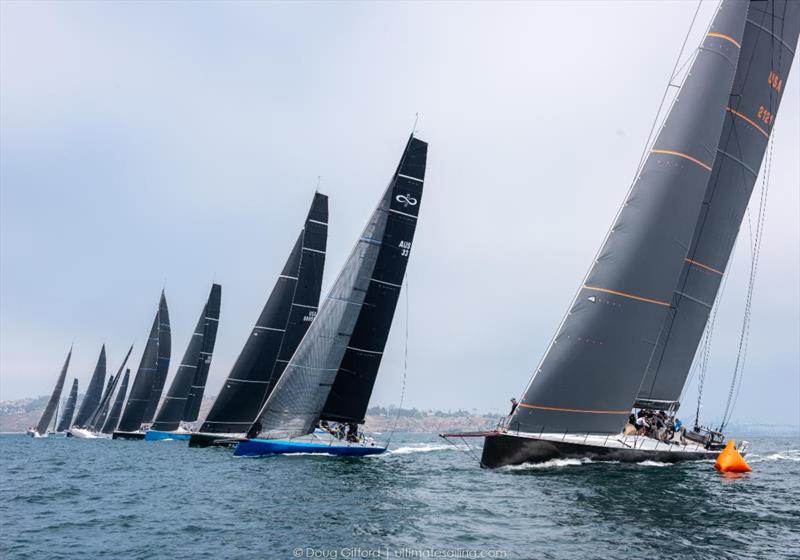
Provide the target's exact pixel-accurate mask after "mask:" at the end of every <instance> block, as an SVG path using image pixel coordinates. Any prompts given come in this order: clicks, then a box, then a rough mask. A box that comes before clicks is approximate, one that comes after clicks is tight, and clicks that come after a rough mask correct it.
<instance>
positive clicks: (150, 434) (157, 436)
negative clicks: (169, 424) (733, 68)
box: [144, 430, 192, 441]
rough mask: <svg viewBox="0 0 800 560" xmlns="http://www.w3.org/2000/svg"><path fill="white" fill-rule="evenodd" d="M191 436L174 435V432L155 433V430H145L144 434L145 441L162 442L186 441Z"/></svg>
mask: <svg viewBox="0 0 800 560" xmlns="http://www.w3.org/2000/svg"><path fill="white" fill-rule="evenodd" d="M191 435H192V434H176V433H175V432H157V431H156V430H147V433H145V434H144V440H145V441H163V440H170V439H176V440H183V441H186V440H188V439H189V438H190V437H191Z"/></svg>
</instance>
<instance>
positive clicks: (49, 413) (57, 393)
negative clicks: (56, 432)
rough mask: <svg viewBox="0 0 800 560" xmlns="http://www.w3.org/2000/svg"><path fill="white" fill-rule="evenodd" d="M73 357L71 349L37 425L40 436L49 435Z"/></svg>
mask: <svg viewBox="0 0 800 560" xmlns="http://www.w3.org/2000/svg"><path fill="white" fill-rule="evenodd" d="M71 357H72V348H70V349H69V353H68V354H67V359H66V360H65V361H64V365H63V366H62V367H61V373H59V374H58V379H57V380H56V386H55V387H54V388H53V393H52V394H51V395H50V400H48V401H47V406H45V407H44V412H43V413H42V417H41V418H40V419H39V423H38V424H36V433H38V434H39V435H40V436H44V435H47V427H48V426H49V425H50V423H51V422H52V421H53V416H54V415H55V413H56V408H57V407H58V401H59V400H60V399H61V390H62V389H63V388H64V379H65V378H66V377H67V368H68V367H69V359H70V358H71Z"/></svg>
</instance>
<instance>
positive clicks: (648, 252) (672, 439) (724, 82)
mask: <svg viewBox="0 0 800 560" xmlns="http://www.w3.org/2000/svg"><path fill="white" fill-rule="evenodd" d="M798 31H800V3H796V2H786V1H784V0H768V1H753V2H736V1H730V0H725V1H723V2H722V4H721V5H720V8H719V10H718V11H717V14H716V15H715V18H714V21H713V22H712V25H711V27H710V29H709V31H708V33H707V34H706V36H705V38H704V40H703V44H702V46H701V47H700V49H699V50H698V52H697V56H696V59H695V62H694V64H693V67H692V69H691V71H690V73H689V74H688V77H687V79H686V81H685V83H684V85H683V87H682V89H681V91H680V93H679V95H678V98H677V100H676V103H675V104H674V106H673V108H672V111H671V112H670V114H669V116H668V117H667V120H666V122H665V123H664V126H663V127H662V129H661V132H660V134H659V136H658V137H657V139H656V142H655V144H654V147H653V149H652V150H651V151H650V154H649V156H648V158H647V160H646V161H645V163H644V165H643V168H642V170H641V173H640V175H639V176H638V178H637V180H636V182H635V183H634V186H633V188H632V189H631V192H630V194H629V196H628V198H627V200H626V202H625V205H624V206H623V208H622V209H621V211H620V213H619V215H618V217H617V220H616V221H615V223H614V226H613V227H612V229H611V231H610V232H609V234H608V236H607V238H606V241H605V243H604V245H603V247H602V249H601V250H600V253H599V256H598V258H597V259H596V260H595V262H594V263H593V265H592V268H591V269H590V271H589V273H588V275H587V277H586V279H585V281H584V283H583V285H582V286H581V288H580V290H579V292H578V294H577V296H576V298H575V300H574V301H573V303H572V305H571V307H570V310H569V313H568V314H567V316H566V317H565V319H564V321H563V322H562V324H561V326H560V328H559V330H558V332H557V334H556V336H555V338H554V339H553V341H552V342H551V344H550V347H549V348H548V350H547V352H546V353H545V356H544V358H543V359H542V362H541V363H540V365H539V367H538V368H537V370H536V372H535V373H534V375H533V377H532V379H531V381H530V383H529V385H528V387H527V389H526V390H525V393H524V395H523V397H522V399H521V400H520V403H519V405H518V406H517V407H516V409H515V410H514V411H513V413H512V414H511V415H510V417H509V418H508V420H507V421H506V423H505V425H504V426H502V427H501V428H500V429H498V430H497V431H495V432H492V433H488V434H474V435H482V436H485V437H486V440H485V444H484V448H483V454H482V458H481V463H482V465H483V466H485V467H490V468H493V467H499V466H503V465H509V464H519V463H523V462H541V461H547V460H550V459H554V458H559V457H573V458H590V459H594V460H617V461H641V460H644V459H655V460H658V461H665V462H674V461H680V460H686V459H697V458H707V457H714V456H716V454H717V453H718V452H719V450H720V449H721V447H722V444H723V436H722V434H721V433H719V432H714V433H712V432H708V433H705V434H700V433H699V429H698V430H696V431H693V432H690V433H688V434H686V433H683V432H679V431H678V426H679V425H678V424H677V422H676V417H675V412H676V411H677V409H678V407H679V405H680V402H679V397H680V394H681V392H682V390H683V387H684V385H685V383H686V379H687V375H688V373H689V369H690V367H691V364H692V361H693V359H694V357H695V354H696V352H697V348H698V344H699V342H700V339H701V336H702V333H703V331H704V329H705V328H706V323H707V320H708V317H709V312H710V310H711V308H712V306H713V305H714V301H715V299H716V297H717V292H718V290H719V286H720V281H721V279H722V276H723V274H724V271H725V268H726V265H727V262H728V260H729V258H730V254H731V251H732V249H733V244H734V241H735V238H736V234H737V232H738V230H739V226H740V224H741V220H742V217H743V214H744V211H745V209H746V207H747V204H748V201H749V199H750V194H751V192H752V190H753V184H754V182H755V178H756V176H757V175H758V170H759V168H760V166H761V162H762V159H763V157H764V151H765V149H766V146H767V142H768V140H769V136H770V132H771V129H772V126H773V124H774V118H775V114H776V112H777V109H778V105H779V103H780V99H781V96H782V84H783V83H784V81H785V79H786V76H787V74H788V72H789V68H790V66H791V62H792V58H793V54H794V49H795V46H796V44H797V37H798ZM709 146H713V147H714V148H713V149H712V150H709V149H708V147H709ZM634 408H638V409H639V412H638V417H640V418H644V419H645V420H644V421H642V425H643V426H644V427H643V428H641V429H640V430H638V431H637V430H636V429H635V426H633V425H632V423H629V420H631V419H632V420H633V423H635V422H637V416H633V415H632V412H633V409H634ZM631 416H633V418H631ZM648 418H652V419H654V420H655V422H657V423H658V425H660V426H661V427H659V428H657V429H656V428H655V427H652V426H647V421H646V419H648ZM450 435H452V434H450ZM461 435H473V434H461Z"/></svg>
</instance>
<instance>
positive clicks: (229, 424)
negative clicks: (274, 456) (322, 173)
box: [199, 193, 328, 434]
mask: <svg viewBox="0 0 800 560" xmlns="http://www.w3.org/2000/svg"><path fill="white" fill-rule="evenodd" d="M327 239H328V197H327V196H325V195H324V194H320V193H315V194H314V200H313V201H312V203H311V208H310V209H309V212H308V216H307V217H306V221H305V224H304V225H303V229H302V230H301V231H300V235H299V237H298V238H297V242H296V243H295V245H294V248H293V249H292V252H291V253H290V255H289V258H288V259H287V261H286V264H285V265H284V267H283V270H282V271H281V274H280V276H279V277H278V280H277V282H276V283H275V287H274V288H273V290H272V293H271V294H270V296H269V299H268V300H267V303H266V304H265V305H264V308H263V310H262V311H261V315H260V316H259V318H258V321H256V324H255V326H254V327H253V330H252V332H251V333H250V336H249V338H248V339H247V342H245V345H244V348H242V351H241V353H240V354H239V357H238V358H237V359H236V362H235V363H234V365H233V368H232V369H231V372H230V374H229V375H228V379H226V381H225V385H224V386H223V387H222V390H221V391H220V393H219V395H218V396H217V399H216V400H215V401H214V405H213V406H212V407H211V411H210V412H209V413H208V416H207V417H206V419H205V422H203V425H202V426H201V427H200V430H199V431H200V432H204V433H224V434H230V433H240V434H241V433H244V432H246V431H247V430H248V428H249V427H250V426H251V425H252V424H253V421H254V420H255V418H256V416H257V414H258V411H259V409H260V408H261V406H262V405H263V404H264V401H265V400H266V398H267V396H268V394H269V391H270V390H271V389H272V387H274V381H273V380H274V379H277V378H278V377H279V376H280V375H281V373H282V372H283V369H284V368H285V367H286V363H287V362H288V360H289V358H291V356H292V354H293V353H294V351H295V349H296V348H297V345H298V344H299V343H300V340H301V339H302V338H303V336H304V335H305V333H306V331H307V330H308V327H309V325H310V324H311V322H312V320H313V319H314V317H315V316H316V314H317V307H318V305H319V295H320V291H321V289H322V272H323V269H324V267H325V250H326V246H327Z"/></svg>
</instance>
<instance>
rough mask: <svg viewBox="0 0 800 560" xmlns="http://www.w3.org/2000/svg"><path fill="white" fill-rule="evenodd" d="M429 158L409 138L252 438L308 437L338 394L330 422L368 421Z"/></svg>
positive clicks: (424, 146)
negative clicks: (367, 409) (259, 435)
mask: <svg viewBox="0 0 800 560" xmlns="http://www.w3.org/2000/svg"><path fill="white" fill-rule="evenodd" d="M427 150H428V145H427V143H426V142H423V141H422V140H419V139H417V138H415V137H414V136H413V135H412V136H411V137H410V138H409V140H408V143H407V145H406V148H405V150H404V152H403V156H402V158H401V160H400V164H399V166H398V168H397V171H396V172H395V174H394V176H393V177H392V179H391V181H390V182H389V186H388V188H387V189H386V191H385V192H384V194H383V196H382V197H381V199H380V200H379V202H378V206H377V208H376V209H375V211H374V213H373V214H372V217H371V218H370V220H369V222H368V223H367V226H366V228H365V229H364V231H363V233H362V234H361V237H360V238H359V240H358V242H357V243H356V245H355V247H354V248H353V251H352V252H351V253H350V256H349V258H348V259H347V261H346V262H345V265H344V267H343V268H342V270H341V272H340V273H339V277H338V278H337V280H336V282H335V284H334V285H333V287H332V288H331V291H330V293H329V294H328V295H327V297H326V298H325V300H324V302H323V304H322V307H321V308H320V311H319V314H318V315H317V318H316V319H315V320H314V322H313V323H312V324H311V327H310V328H309V329H308V332H307V333H306V336H305V337H304V338H303V340H302V341H301V342H300V345H299V346H298V347H297V350H296V351H295V353H294V355H293V356H292V359H291V360H290V362H289V364H288V365H287V366H286V369H285V370H284V372H283V375H282V376H281V377H280V379H279V380H278V383H277V385H276V386H275V389H274V391H273V392H272V393H271V394H270V396H269V397H268V399H267V401H266V403H265V404H264V406H263V407H262V409H261V411H260V413H259V417H258V420H257V421H256V423H255V424H254V425H253V427H252V429H251V431H250V434H251V435H254V434H255V433H262V434H269V437H292V436H297V435H304V434H307V433H310V432H311V431H313V430H314V427H315V426H316V424H317V421H318V420H319V419H320V416H321V415H322V414H323V408H324V407H325V406H326V401H328V399H329V396H330V395H331V394H332V391H331V388H332V387H333V388H334V389H335V390H336V391H337V392H336V394H335V395H334V396H333V397H331V400H330V401H329V404H330V407H331V408H330V416H331V417H332V418H337V419H340V418H341V419H351V420H353V421H357V420H358V419H359V418H361V417H363V411H362V409H363V408H365V407H366V402H367V401H368V400H369V396H370V394H371V392H372V386H373V383H374V381H375V374H376V373H377V369H378V365H379V364H380V357H381V354H382V353H383V347H384V344H385V342H386V337H387V336H388V332H389V327H390V325H391V320H392V315H393V314H394V308H395V305H396V303H397V298H398V294H399V291H400V287H401V285H402V282H403V274H404V272H405V267H406V263H407V262H408V257H409V254H410V251H411V243H412V241H413V234H414V229H415V227H416V221H417V215H418V212H419V204H420V201H421V197H422V185H423V181H424V179H425V163H426V158H427ZM373 305H374V306H375V307H372V306H373ZM356 344H358V345H359V346H355V345H356ZM344 358H346V361H344V360H343V359H344ZM345 368H353V369H345ZM340 378H341V380H340ZM346 392H350V393H349V394H347V393H346ZM326 412H327V411H326Z"/></svg>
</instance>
